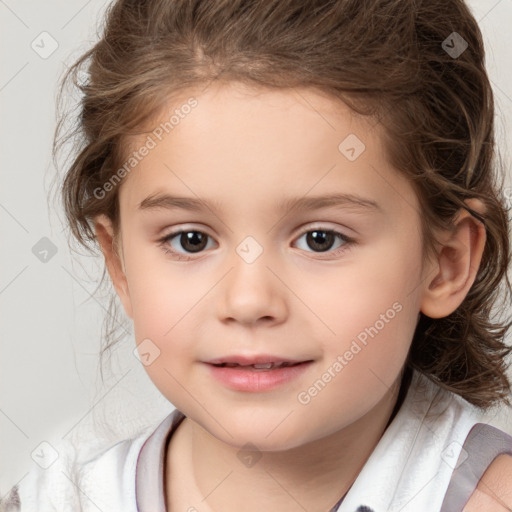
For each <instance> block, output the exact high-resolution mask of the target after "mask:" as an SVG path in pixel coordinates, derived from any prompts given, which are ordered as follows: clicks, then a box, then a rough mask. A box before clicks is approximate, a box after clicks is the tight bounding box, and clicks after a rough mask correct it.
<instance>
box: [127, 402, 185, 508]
mask: <svg viewBox="0 0 512 512" xmlns="http://www.w3.org/2000/svg"><path fill="white" fill-rule="evenodd" d="M184 418H185V415H184V414H183V413H182V412H181V411H179V410H178V409H175V410H174V411H173V412H172V413H171V414H169V416H167V417H166V418H165V419H164V420H163V421H162V422H161V423H160V425H158V427H157V428H156V430H155V431H154V432H153V433H152V434H151V435H150V436H149V437H148V439H147V440H146V442H145V443H144V445H143V446H142V449H141V451H140V453H139V456H138V458H137V468H136V471H135V499H136V502H137V510H139V512H166V507H165V482H164V475H165V468H164V463H165V449H166V445H167V443H166V439H168V437H169V436H170V435H172V433H173V432H174V431H175V430H176V428H178V425H179V424H180V423H181V422H182V421H183V419H184Z"/></svg>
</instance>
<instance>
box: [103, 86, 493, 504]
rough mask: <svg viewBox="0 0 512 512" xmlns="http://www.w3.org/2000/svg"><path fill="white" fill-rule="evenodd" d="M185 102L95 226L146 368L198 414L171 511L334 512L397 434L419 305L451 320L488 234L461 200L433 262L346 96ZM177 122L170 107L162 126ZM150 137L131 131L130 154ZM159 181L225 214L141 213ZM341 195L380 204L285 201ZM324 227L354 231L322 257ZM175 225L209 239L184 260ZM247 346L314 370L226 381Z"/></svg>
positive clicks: (393, 174)
mask: <svg viewBox="0 0 512 512" xmlns="http://www.w3.org/2000/svg"><path fill="white" fill-rule="evenodd" d="M191 96H194V97H195V98H196V99H197V101H198V105H197V107H195V108H194V109H193V110H192V112H191V113H190V114H189V115H188V116H185V117H184V119H182V120H181V121H180V123H179V124H178V125H176V126H175V127H174V129H173V130H172V132H170V133H169V134H168V135H166V136H165V137H164V138H163V140H162V141H161V142H159V143H158V145H157V146H156V147H155V148H154V149H152V150H151V151H150V152H149V154H148V155H147V156H145V157H144V158H143V159H142V160H141V161H140V162H139V164H138V165H137V166H136V167H135V168H134V169H133V170H132V171H131V172H130V174H129V175H128V176H127V177H126V178H125V179H124V181H123V183H122V185H121V186H120V189H119V191H118V192H119V202H120V215H121V227H120V233H119V237H118V239H117V241H116V244H113V241H114V239H115V237H114V232H113V230H112V225H111V223H110V220H109V219H108V218H107V217H105V216H103V215H101V216H98V217H97V218H96V219H95V226H96V233H97V237H98V241H99V243H100V245H101V248H102V250H103V253H104V255H105V260H106V264H107V267H108V270H109V273H110V276H111V278H112V281H113V284H114V286H115V288H116V291H117V293H118V295H119V297H120V299H121V301H122V303H123V306H124V309H125V311H126V313H127V314H128V315H129V316H130V318H131V319H132V320H133V323H134V331H135V337H136V342H137V344H139V343H141V342H142V341H143V340H145V339H149V340H151V343H152V344H154V345H152V346H156V347H158V350H159V351H160V354H159V356H158V357H157V358H156V359H154V361H152V362H151V364H149V365H148V366H145V368H146V371H147V372H148V375H149V377H150V378H151V379H152V381H153V382H154V383H155V385H156V386H157V388H158V389H159V390H160V392H161V393H162V394H163V395H164V396H165V397H166V398H167V399H168V400H169V401H170V402H172V403H173V404H174V405H175V406H176V407H177V408H178V409H179V410H181V411H182V412H183V413H184V414H185V415H186V416H187V418H186V419H185V420H184V421H183V423H182V424H181V425H180V427H179V428H178V429H177V431H176V433H175V435H174V436H173V437H172V440H171V442H170V443H169V445H168V451H167V461H166V492H167V504H168V507H169V508H170V509H171V510H190V511H193V510H199V511H203V510H214V511H220V510H222V511H228V512H229V511H234V510H240V509H243V510H246V511H248V512H252V511H260V510H280V511H283V512H287V511H296V510H304V509H305V510H308V511H317V510H318V511H325V510H328V509H329V507H332V506H333V505H334V503H336V501H337V500H338V499H339V498H340V497H341V496H342V495H343V494H344V493H345V492H346V491H347V490H348V489H349V487H350V485H351V484H352V483H353V481H354V480H355V478H356V477H357V474H358V473H359V471H360V470H361V468H362V466H363V465H364V463H365V462H366V460H367V458H368V457H369V455H370V454H371V452H372V450H373V449H374V447H375V445H376V444H377V443H378V441H379V439H380V438H381V436H382V434H383V432H384V430H385V427H386V425H387V422H388V420H389V418H390V415H391V413H392V410H393V407H394V405H395V403H396V399H397V392H398V388H399V382H400V376H401V371H402V368H403V364H404V361H405V358H406V355H407V352H408V349H409V346H410V343H411V340H412V336H413V333H414V329H415V326H416V323H417V320H418V315H419V312H420V311H422V312H423V313H424V314H426V315H428V316H431V317H433V318H439V317H443V316H446V315H448V314H450V313H451V312H453V311H454V310H455V309H456V308H457V307H458V306H459V305H460V304H461V302H462V301H463V300H464V297H465V296H466V294H467V292H468V291H469V288H470V287H471V284H472V283H473V281H474V278H475V274H476V270H477V269H478V265H479V263H480V259H481V255H482V251H483V247H484V244H485V230H484V228H483V226H482V225H481V224H480V223H479V222H478V221H477V220H475V219H474V218H473V217H471V216H470V215H469V214H468V213H467V212H466V211H465V210H462V211H461V212H459V215H458V216H457V218H456V219H455V221H454V225H453V229H451V230H450V231H449V232H445V233H438V240H439V244H438V248H437V254H436V256H435V257H433V258H430V259H428V260H427V259H425V258H424V255H423V243H422V236H421V231H420V215H421V214H420V207H419V202H418V199H417V197H416V195H415V193H414V190H413V188H412V186H411V184H410V183H409V182H408V181H407V179H406V178H405V177H403V176H402V175H401V174H399V173H398V172H397V170H396V169H394V168H393V167H392V166H391V165H390V164H389V163H388V161H387V159H386V151H385V148H384V146H383V143H382V140H381V139H382V133H381V131H380V130H381V128H380V126H379V125H375V124H371V123H370V122H369V120H368V119H365V118H361V117H358V116H356V115H355V114H353V113H352V112H351V111H350V110H349V109H348V108H347V107H346V106H345V105H344V104H342V103H340V102H337V101H335V100H333V99H331V98H328V97H326V96H324V95H321V94H319V93H318V92H315V91H313V90H310V89H308V90H306V89H301V90H286V91H271V90H265V89H251V88H247V87H246V86H242V85H241V84H235V83H231V84H223V85H215V86H211V87H209V88H208V89H206V90H199V89H198V90H190V91H188V92H187V94H184V95H183V97H182V98H174V102H169V105H168V107H169V109H170V110H172V109H173V108H176V106H177V105H181V104H184V103H186V100H187V98H189V97H191ZM168 118H169V114H168V112H167V111H166V112H163V113H162V115H161V118H160V119H155V120H154V126H157V125H158V123H159V122H161V121H162V120H164V119H168ZM349 134H355V135H356V136H357V137H358V138H359V139H360V140H361V141H363V143H364V144H365V147H366V149H365V150H364V151H363V152H362V153H361V154H360V155H359V156H358V158H356V159H355V160H354V161H350V160H349V159H347V158H346V156H345V155H344V154H342V153H341V152H340V151H339V149H338V146H339V144H340V143H341V142H342V141H343V140H344V139H345V138H346V137H347V135H349ZM146 136H147V134H146V135H144V136H143V137H141V138H139V139H133V140H131V143H132V149H133V148H137V147H140V146H141V145H142V144H143V141H144V140H146ZM164 192H166V193H169V194H173V195H178V196H187V197H193V198H200V199H201V200H203V201H207V202H209V204H210V203H211V202H215V203H216V204H217V205H218V211H217V210H216V211H215V213H214V212H213V211H212V210H211V209H209V208H206V207H205V208H204V210H203V211H199V212H192V211H187V210H184V209H179V208H178V209H172V210H171V209H165V208H160V209H152V210H145V211H141V210H140V209H139V208H138V206H139V204H140V203H141V202H142V201H143V200H144V199H145V198H147V197H148V196H152V195H154V194H159V193H164ZM332 193H339V194H353V195H359V196H361V197H364V198H366V199H369V200H371V201H374V202H375V203H376V204H377V205H378V207H377V208H362V207H355V206H346V205H345V206H344V207H343V208H334V207H327V208H323V209H320V210H300V211H291V210H281V209H279V208H278V203H279V201H281V200H283V198H284V197H286V198H288V197H293V198H296V197H304V196H308V197H309V196H316V195H324V194H332ZM469 203H470V204H469V205H470V206H472V207H473V208H475V209H477V210H480V211H481V209H482V205H481V204H480V203H479V202H478V201H476V200H470V201H469ZM314 228H316V229H324V230H325V229H334V230H335V231H337V232H339V233H340V234H341V235H343V237H348V238H350V239H352V240H353V241H352V242H347V241H346V239H345V238H343V237H341V238H336V239H334V241H333V242H332V244H331V246H327V250H326V251H325V252H321V251H319V250H318V249H315V247H314V246H312V245H311V242H310V243H309V244H308V240H307V237H306V235H305V234H304V233H307V232H311V231H312V230H314ZM180 229H183V230H185V229H186V230H188V231H200V232H201V233H204V234H206V235H208V244H207V246H206V247H205V248H204V249H203V251H202V252H200V253H190V250H189V252H187V250H186V248H184V247H183V245H181V244H180V237H179V236H177V237H175V238H174V239H173V240H172V241H171V240H168V241H167V242H166V243H165V245H162V243H161V242H160V241H159V240H161V239H162V238H163V237H165V236H166V235H169V234H171V233H173V232H176V231H179V230H180ZM247 236H251V237H253V238H254V239H255V240H256V241H257V244H258V245H259V247H260V248H261V249H262V251H263V252H262V253H261V255H260V256H259V257H258V258H257V259H256V260H255V261H254V262H252V263H247V261H246V260H244V259H243V258H242V257H241V256H240V255H239V254H238V253H237V250H236V249H237V247H238V246H239V245H240V243H241V242H242V241H243V240H244V239H245V238H246V237H247ZM114 247H117V251H116V250H114ZM165 248H167V249H173V250H174V251H176V252H175V253H168V252H166V251H165V250H164V249H165ZM338 249H339V250H338ZM336 251H338V252H337V253H336ZM393 304H395V305H396V304H398V305H399V306H400V308H401V309H400V312H398V313H396V315H394V318H393V319H391V320H389V319H388V320H389V321H388V322H386V323H385V324H384V327H383V328H381V329H379V330H378V334H377V335H375V336H374V337H373V338H370V339H369V340H368V343H367V345H366V346H362V349H361V350H360V351H359V352H358V353H357V354H356V355H355V356H354V357H353V358H352V359H351V360H350V361H347V364H346V365H345V366H344V367H343V369H342V371H339V372H338V373H336V376H335V377H334V378H332V379H331V380H330V382H329V383H328V384H327V385H326V386H325V387H324V388H323V389H322V390H321V392H319V393H318V394H317V395H316V396H314V397H311V400H310V401H309V402H308V403H307V404H304V403H300V402H299V400H298V398H297V397H298V394H299V393H301V392H304V391H307V390H308V389H309V388H310V387H311V385H312V384H313V383H314V382H315V381H316V380H318V379H319V378H321V376H322V375H323V374H324V372H325V371H327V369H328V368H329V367H332V365H333V363H334V362H335V361H336V360H337V357H338V356H339V355H343V354H344V353H345V352H346V351H347V350H349V349H350V347H351V343H352V342H353V340H354V339H356V338H357V336H358V335H359V334H360V333H362V332H364V331H365V329H366V328H369V327H370V326H374V325H376V322H377V321H378V320H379V319H381V318H382V317H381V315H382V314H385V313H386V311H388V310H389V309H390V308H392V307H393ZM242 353H243V354H256V353H267V354H275V355H278V356H282V357H288V358H292V359H297V360H313V363H312V364H311V365H310V366H309V367H308V368H307V370H306V371H305V372H303V373H302V374H301V375H300V376H299V377H298V378H296V379H294V380H292V381H291V382H289V383H286V384H284V385H281V386H279V387H278V388H276V389H273V390H271V391H264V392H254V393H249V392H240V391H233V390H231V389H228V388H226V387H225V386H224V385H223V384H221V383H220V382H218V381H216V380H214V379H213V378H212V376H211V374H210V372H209V368H208V367H207V366H206V365H205V364H204V363H203V362H204V361H206V360H209V359H211V358H216V357H221V356H226V355H232V354H242ZM248 442H250V443H252V444H253V445H255V446H256V447H257V449H256V450H255V452H254V453H252V455H257V456H261V458H259V460H258V461H257V462H256V463H255V464H254V465H252V466H251V467H248V466H246V465H245V464H243V463H242V461H241V460H240V459H239V457H238V456H237V455H238V454H239V452H240V450H241V449H243V450H244V451H245V452H247V451H248V449H247V448H243V447H244V446H245V445H246V443H248ZM340 454H342V455H340ZM178 468H179V469H178ZM194 507H195V508H194Z"/></svg>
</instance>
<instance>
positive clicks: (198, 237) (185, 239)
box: [161, 230, 209, 254]
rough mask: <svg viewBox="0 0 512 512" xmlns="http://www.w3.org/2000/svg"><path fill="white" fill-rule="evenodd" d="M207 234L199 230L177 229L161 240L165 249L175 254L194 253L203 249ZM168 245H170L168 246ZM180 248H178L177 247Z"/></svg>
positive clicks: (206, 241)
mask: <svg viewBox="0 0 512 512" xmlns="http://www.w3.org/2000/svg"><path fill="white" fill-rule="evenodd" d="M208 238H209V236H208V235H207V234H206V233H203V232H201V231H193V230H189V231H178V232H177V233H171V234H170V235H167V236H166V237H164V238H163V239H162V240H161V243H162V245H163V246H164V247H165V248H166V250H167V251H169V252H172V253H177V254H187V253H188V254H194V253H198V252H201V251H202V250H204V248H205V247H206V245H207V243H208ZM169 246H171V247H170V248H169ZM180 248H181V249H182V250H183V251H184V252H183V251H182V250H179V249H180Z"/></svg>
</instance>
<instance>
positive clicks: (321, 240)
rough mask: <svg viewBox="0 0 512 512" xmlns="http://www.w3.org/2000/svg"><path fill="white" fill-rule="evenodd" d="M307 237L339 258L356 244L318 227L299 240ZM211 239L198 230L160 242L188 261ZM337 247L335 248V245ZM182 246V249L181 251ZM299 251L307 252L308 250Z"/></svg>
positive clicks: (317, 248) (317, 247) (318, 248)
mask: <svg viewBox="0 0 512 512" xmlns="http://www.w3.org/2000/svg"><path fill="white" fill-rule="evenodd" d="M304 236H305V242H306V245H307V246H308V247H309V248H311V249H312V250H313V252H316V253H325V252H329V255H333V256H337V255H339V254H340V253H342V252H343V251H345V250H346V249H348V248H349V246H350V245H351V244H352V243H353V242H354V240H353V239H352V238H349V237H347V236H345V235H343V234H342V233H339V232H338V231H335V230H333V229H328V228H325V229H323V228H321V227H317V228H314V229H309V230H308V231H304V232H303V233H302V234H301V235H300V236H299V237H298V239H297V240H300V239H301V238H303V237H304ZM209 238H210V239H211V237H210V236H209V235H207V234H206V233H204V232H203V231H198V230H193V229H190V230H181V231H176V232H174V233H170V234H168V235H166V236H164V237H163V238H161V239H160V240H159V241H158V242H159V245H161V246H162V248H163V250H164V252H165V253H168V254H172V255H173V256H175V257H177V258H178V259H179V258H180V255H184V256H185V258H184V259H187V258H186V256H187V255H191V254H197V253H200V252H202V251H204V250H205V249H206V248H211V247H208V239H209ZM336 243H337V244H338V245H337V246H335V247H334V250H332V249H333V245H336ZM180 246H181V249H183V250H180ZM299 249H302V250H306V251H307V248H306V249H304V248H301V247H299Z"/></svg>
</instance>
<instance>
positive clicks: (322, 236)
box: [306, 230, 336, 252]
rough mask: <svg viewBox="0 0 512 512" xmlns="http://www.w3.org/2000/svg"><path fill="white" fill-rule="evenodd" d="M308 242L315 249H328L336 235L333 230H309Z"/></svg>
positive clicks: (321, 250)
mask: <svg viewBox="0 0 512 512" xmlns="http://www.w3.org/2000/svg"><path fill="white" fill-rule="evenodd" d="M306 235H307V236H306V243H307V244H308V246H309V247H311V248H312V249H314V250H315V251H319V252H324V251H328V250H329V249H330V248H331V247H332V244H333V243H334V241H335V240H336V237H335V235H334V233H333V232H332V231H321V230H320V231H309V232H308V233H307V234H306Z"/></svg>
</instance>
